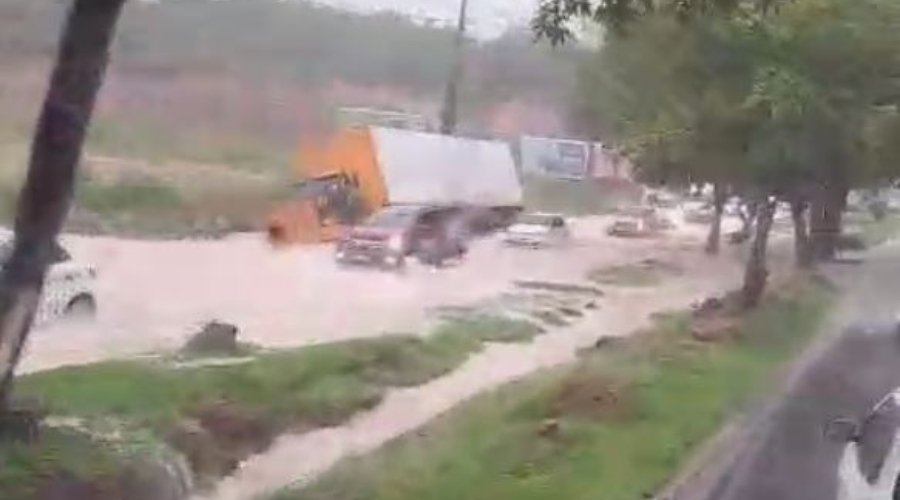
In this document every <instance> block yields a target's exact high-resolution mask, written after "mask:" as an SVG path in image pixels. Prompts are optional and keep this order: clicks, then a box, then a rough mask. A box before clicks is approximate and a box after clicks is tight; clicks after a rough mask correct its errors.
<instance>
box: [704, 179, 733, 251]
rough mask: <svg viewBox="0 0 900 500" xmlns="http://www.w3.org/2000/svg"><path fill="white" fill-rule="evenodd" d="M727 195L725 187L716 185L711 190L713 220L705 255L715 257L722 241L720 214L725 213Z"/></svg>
mask: <svg viewBox="0 0 900 500" xmlns="http://www.w3.org/2000/svg"><path fill="white" fill-rule="evenodd" d="M727 199H728V194H727V192H726V190H725V186H723V185H722V184H719V183H716V184H715V186H714V188H713V210H714V212H713V220H712V223H710V225H709V236H707V238H706V248H705V250H706V253H707V254H708V255H717V254H718V253H719V246H720V244H721V241H722V213H723V212H724V211H725V202H726V201H727Z"/></svg>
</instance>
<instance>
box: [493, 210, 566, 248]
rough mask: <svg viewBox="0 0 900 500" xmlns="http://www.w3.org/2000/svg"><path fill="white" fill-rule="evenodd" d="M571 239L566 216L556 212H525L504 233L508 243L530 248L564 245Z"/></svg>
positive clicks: (504, 238)
mask: <svg viewBox="0 0 900 500" xmlns="http://www.w3.org/2000/svg"><path fill="white" fill-rule="evenodd" d="M570 239H571V232H570V230H569V225H568V224H567V223H566V219H565V217H563V216H561V215H556V214H524V215H522V216H520V217H519V218H518V219H516V221H515V222H514V223H513V224H512V225H510V226H509V227H508V228H507V229H506V231H504V233H503V242H504V243H506V244H507V245H512V246H521V247H528V248H544V247H558V246H563V245H565V244H567V243H568V242H569V240H570Z"/></svg>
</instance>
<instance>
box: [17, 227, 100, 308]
mask: <svg viewBox="0 0 900 500" xmlns="http://www.w3.org/2000/svg"><path fill="white" fill-rule="evenodd" d="M12 244H13V237H12V234H11V233H6V234H0V268H2V267H3V266H5V265H6V261H7V259H8V258H9V256H10V253H11V251H12ZM96 278H97V271H96V269H95V268H94V267H93V266H90V265H87V264H84V263H80V262H76V261H74V260H73V259H72V257H71V255H69V252H67V251H66V250H65V249H64V248H63V247H62V246H61V245H59V244H58V243H56V244H54V247H53V256H52V262H51V264H50V267H49V269H47V276H46V278H45V280H44V291H43V294H42V296H41V302H40V304H39V305H38V310H37V314H36V315H35V324H37V325H42V324H46V323H49V322H52V321H54V320H56V319H59V318H61V317H66V318H82V319H83V318H89V317H93V316H94V315H95V314H96V311H97V299H96V293H95V287H96Z"/></svg>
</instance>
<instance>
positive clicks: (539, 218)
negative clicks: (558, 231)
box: [516, 214, 553, 226]
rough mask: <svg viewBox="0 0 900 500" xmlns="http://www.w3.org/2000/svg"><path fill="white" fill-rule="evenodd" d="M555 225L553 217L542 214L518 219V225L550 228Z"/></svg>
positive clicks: (527, 215)
mask: <svg viewBox="0 0 900 500" xmlns="http://www.w3.org/2000/svg"><path fill="white" fill-rule="evenodd" d="M552 223H553V217H552V216H549V215H540V214H526V215H523V216H521V217H519V218H518V219H516V224H522V225H527V226H549V225H551V224H552Z"/></svg>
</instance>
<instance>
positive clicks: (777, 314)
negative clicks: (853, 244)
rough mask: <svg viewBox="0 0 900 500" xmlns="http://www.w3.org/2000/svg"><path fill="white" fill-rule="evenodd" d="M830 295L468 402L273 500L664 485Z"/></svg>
mask: <svg viewBox="0 0 900 500" xmlns="http://www.w3.org/2000/svg"><path fill="white" fill-rule="evenodd" d="M829 301H830V292H828V291H827V290H825V289H824V288H823V287H821V286H819V285H816V284H812V283H809V282H804V283H801V284H798V285H794V286H792V287H790V289H788V290H787V291H782V292H780V293H778V294H776V295H773V296H770V297H769V298H767V299H766V300H765V301H764V303H763V304H762V305H761V307H760V308H759V309H758V310H757V311H756V312H754V313H753V314H751V315H750V316H749V317H747V318H746V319H745V320H744V321H743V322H742V326H741V330H742V335H741V336H738V337H734V338H730V339H726V340H722V341H720V342H717V343H701V342H698V341H695V340H693V339H692V337H691V336H690V334H689V329H690V322H691V319H690V317H689V316H687V315H674V316H666V317H665V318H664V319H660V322H659V323H658V325H657V326H656V327H655V328H654V329H652V331H648V332H646V333H643V334H641V335H638V336H636V337H634V338H632V339H631V340H629V341H625V342H623V343H621V344H616V345H615V346H614V347H611V348H609V349H604V350H591V351H590V352H588V353H585V354H583V355H582V357H581V359H580V360H579V361H578V362H577V363H575V364H573V365H571V366H569V367H566V368H564V369H558V370H553V371H549V372H543V373H540V374H537V375H535V376H532V377H530V378H528V379H526V380H524V381H522V382H519V383H515V384H512V385H508V386H505V387H503V388H501V389H499V390H497V391H494V392H492V393H489V394H486V395H483V396H480V397H478V398H476V399H475V400H473V401H471V402H469V403H466V404H464V405H463V406H461V407H459V408H457V409H456V410H454V411H452V412H451V413H450V414H448V415H446V416H445V417H443V418H441V419H440V420H439V421H437V422H435V423H433V424H432V425H430V426H428V427H426V428H425V429H424V430H422V431H419V432H417V433H416V434H415V435H410V436H407V437H404V438H401V439H400V440H397V441H395V442H393V443H391V444H389V445H388V446H387V447H386V448H384V449H382V450H381V451H379V452H376V453H374V454H373V455H370V456H367V457H362V458H354V459H349V460H347V461H345V462H343V463H341V464H339V465H338V466H337V467H336V468H335V469H333V470H332V471H331V472H329V473H327V474H326V475H325V476H323V477H322V478H320V479H319V480H318V481H316V482H315V483H313V484H311V485H308V486H306V487H304V488H297V489H293V490H286V491H283V492H280V493H278V494H277V495H275V497H274V498H276V499H277V500H299V499H303V500H351V499H353V500H357V499H367V500H368V499H371V500H412V499H420V498H428V499H429V500H456V499H460V498H465V499H468V500H480V499H484V500H496V499H516V500H544V499H548V500H549V499H558V498H565V499H588V498H603V499H604V500H634V499H637V498H647V497H648V495H652V494H654V493H656V492H657V490H658V489H659V488H660V487H661V486H663V485H664V484H665V482H666V481H667V480H668V479H669V478H670V477H672V475H673V474H674V473H675V472H676V471H677V469H678V467H679V466H680V464H682V463H683V462H684V460H685V459H686V458H687V457H688V455H690V454H691V452H692V450H694V449H695V448H696V446H697V445H698V444H700V443H701V442H702V441H703V440H704V439H706V438H707V437H708V436H710V435H711V434H712V433H713V432H715V430H716V429H717V428H718V427H719V426H720V425H721V424H722V423H723V421H724V420H725V419H726V418H727V417H728V415H729V414H730V413H731V412H733V411H734V410H735V408H736V407H740V406H741V405H743V404H745V403H746V402H747V401H748V399H749V398H752V397H753V396H754V395H755V394H757V391H759V390H761V389H763V388H764V387H765V384H766V383H767V382H771V381H772V377H773V370H775V369H777V368H778V367H779V366H780V365H781V364H782V363H783V362H785V360H787V359H789V358H790V357H791V356H793V355H794V354H795V353H796V352H797V351H798V349H800V348H801V347H802V346H803V345H804V344H805V343H806V342H807V341H808V339H809V338H810V337H811V335H812V334H813V333H814V332H815V331H817V329H818V326H819V323H820V320H821V318H822V317H823V315H824V311H825V310H826V308H827V306H828V304H829Z"/></svg>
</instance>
